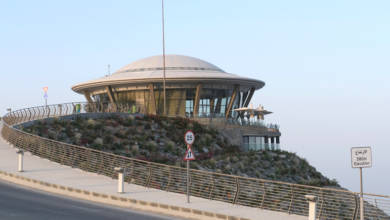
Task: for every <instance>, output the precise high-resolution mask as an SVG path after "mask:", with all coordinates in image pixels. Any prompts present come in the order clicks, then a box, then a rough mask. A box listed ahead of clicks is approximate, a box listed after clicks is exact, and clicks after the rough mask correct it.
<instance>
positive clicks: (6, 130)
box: [2, 102, 390, 220]
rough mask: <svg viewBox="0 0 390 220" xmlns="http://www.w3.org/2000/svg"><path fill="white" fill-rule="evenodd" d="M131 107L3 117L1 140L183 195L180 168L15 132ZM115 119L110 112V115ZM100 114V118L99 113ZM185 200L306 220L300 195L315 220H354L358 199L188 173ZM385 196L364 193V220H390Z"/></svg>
mask: <svg viewBox="0 0 390 220" xmlns="http://www.w3.org/2000/svg"><path fill="white" fill-rule="evenodd" d="M130 108H133V107H132V106H130V105H129V106H126V105H119V104H118V105H116V106H112V105H104V104H100V103H92V104H90V103H78V102H75V103H65V104H60V105H49V106H39V107H33V108H27V109H21V110H17V111H13V112H10V113H8V114H7V115H5V116H4V117H3V120H4V122H5V123H4V126H3V129H2V136H3V138H4V139H5V140H7V141H8V142H9V143H10V144H13V145H14V146H15V147H17V148H20V149H23V150H25V151H29V152H31V153H32V154H33V155H37V156H39V157H42V158H47V159H49V160H51V161H54V162H57V163H60V164H63V165H67V166H71V167H75V168H79V169H82V170H85V171H88V172H94V173H98V174H102V175H105V176H109V177H112V178H117V174H116V172H115V171H114V168H115V167H123V168H125V181H126V182H128V183H133V184H137V185H142V186H145V187H150V188H156V189H160V190H165V191H169V192H176V193H181V194H185V193H186V169H185V168H182V167H177V166H170V165H165V164H160V163H154V162H149V161H144V160H138V159H134V158H129V157H124V156H120V155H115V154H112V153H108V152H103V151H98V150H95V149H91V148H87V147H82V146H77V145H72V144H67V143H63V142H59V141H55V140H51V139H47V138H43V137H40V136H37V135H33V134H30V133H26V132H24V131H22V130H21V129H20V127H21V126H28V123H31V121H34V120H39V119H46V118H53V117H62V118H66V117H77V115H78V114H83V113H88V114H90V115H89V116H93V114H96V116H97V117H98V116H99V114H100V113H110V112H112V113H113V112H126V113H128V112H129V111H131V109H130ZM113 114H115V113H113ZM100 115H101V114H100ZM190 186H191V187H190V189H191V195H193V196H197V197H201V198H206V199H210V200H218V201H222V202H228V203H232V204H237V205H244V206H250V207H256V208H259V209H264V210H271V211H279V212H285V213H289V214H296V215H307V213H308V203H307V201H306V198H305V195H314V196H316V197H317V213H318V214H317V216H318V218H319V219H351V220H352V219H358V217H359V194H358V193H354V192H351V191H348V190H344V189H338V188H327V187H325V188H323V187H315V186H306V185H300V184H293V183H287V182H280V181H272V180H265V179H257V178H248V177H241V176H234V175H227V174H222V173H216V172H206V171H201V170H195V169H191V172H190ZM389 212H390V197H388V196H381V195H373V194H365V219H375V220H377V219H386V220H390V217H389Z"/></svg>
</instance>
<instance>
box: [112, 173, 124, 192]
mask: <svg viewBox="0 0 390 220" xmlns="http://www.w3.org/2000/svg"><path fill="white" fill-rule="evenodd" d="M114 170H115V171H116V172H118V193H124V183H123V182H124V179H125V178H124V175H123V174H124V169H123V168H122V167H115V168H114Z"/></svg>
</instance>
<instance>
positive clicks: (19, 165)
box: [16, 150, 24, 172]
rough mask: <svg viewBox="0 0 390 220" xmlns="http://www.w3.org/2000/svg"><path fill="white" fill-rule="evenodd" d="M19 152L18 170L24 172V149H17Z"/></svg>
mask: <svg viewBox="0 0 390 220" xmlns="http://www.w3.org/2000/svg"><path fill="white" fill-rule="evenodd" d="M16 153H17V154H18V172H23V155H24V152H23V151H22V150H18V151H16Z"/></svg>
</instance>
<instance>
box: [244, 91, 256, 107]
mask: <svg viewBox="0 0 390 220" xmlns="http://www.w3.org/2000/svg"><path fill="white" fill-rule="evenodd" d="M254 93H255V88H253V87H252V88H251V89H250V90H249V94H248V96H247V97H246V99H245V102H244V105H243V106H242V107H248V105H249V102H250V101H251V99H252V96H253V94H254Z"/></svg>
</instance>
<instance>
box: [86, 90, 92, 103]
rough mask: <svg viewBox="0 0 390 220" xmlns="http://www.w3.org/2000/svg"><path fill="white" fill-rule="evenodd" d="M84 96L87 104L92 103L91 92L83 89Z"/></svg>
mask: <svg viewBox="0 0 390 220" xmlns="http://www.w3.org/2000/svg"><path fill="white" fill-rule="evenodd" d="M84 97H85V99H86V100H87V101H88V103H89V104H91V103H93V101H92V98H91V94H90V93H89V92H87V91H85V92H84Z"/></svg>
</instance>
